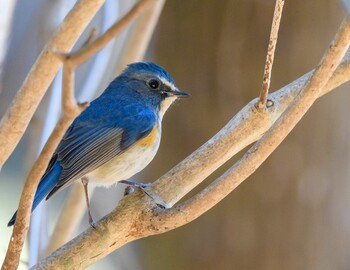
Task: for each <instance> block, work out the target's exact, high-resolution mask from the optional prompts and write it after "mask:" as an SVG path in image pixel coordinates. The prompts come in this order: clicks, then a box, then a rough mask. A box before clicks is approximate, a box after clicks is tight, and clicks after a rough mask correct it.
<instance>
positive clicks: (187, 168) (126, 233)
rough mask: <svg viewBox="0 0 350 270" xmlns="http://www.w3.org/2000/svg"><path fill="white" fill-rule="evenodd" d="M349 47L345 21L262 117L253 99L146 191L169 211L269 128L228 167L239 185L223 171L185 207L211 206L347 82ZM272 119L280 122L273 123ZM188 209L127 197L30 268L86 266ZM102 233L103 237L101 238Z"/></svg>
mask: <svg viewBox="0 0 350 270" xmlns="http://www.w3.org/2000/svg"><path fill="white" fill-rule="evenodd" d="M349 42H350V25H349V22H348V21H344V23H343V25H342V26H341V28H340V30H339V33H338V35H337V36H336V37H335V39H334V43H333V44H332V46H331V47H330V48H329V50H328V52H327V54H326V55H325V57H324V58H323V59H322V61H321V64H320V65H319V67H318V68H317V69H316V70H315V71H313V72H310V73H309V74H306V75H304V76H303V77H301V78H300V79H298V80H297V81H295V82H293V83H292V84H290V85H288V86H286V87H285V88H284V89H281V90H279V91H277V92H275V93H273V94H271V100H272V101H273V103H274V104H273V106H271V107H270V108H268V109H267V110H265V111H263V112H259V111H258V110H257V109H256V108H255V106H254V104H256V100H253V101H251V102H250V103H249V104H248V105H247V106H246V107H245V108H243V109H242V110H241V111H240V112H239V113H238V114H237V115H236V116H235V117H234V118H233V119H232V120H231V121H230V122H229V123H228V124H227V125H226V126H225V127H224V128H223V129H222V130H221V131H220V132H219V133H218V134H217V135H216V136H215V137H214V138H212V139H211V140H209V141H208V142H207V143H206V144H205V145H203V146H202V147H201V148H200V149H198V150H197V151H196V152H195V153H193V154H192V155H191V156H189V157H188V158H186V159H185V160H184V161H182V162H181V163H180V164H179V165H178V166H177V167H175V168H174V169H173V170H171V171H170V172H168V173H167V174H166V175H165V176H163V177H162V178H161V179H159V180H157V181H156V182H155V184H154V185H153V186H152V187H151V188H150V191H152V192H155V193H157V194H158V195H160V196H161V197H162V198H163V199H164V200H166V201H167V202H168V203H169V205H170V206H171V205H173V204H174V203H176V202H178V201H179V200H180V199H181V198H182V197H183V196H184V195H186V194H187V193H188V192H189V191H190V190H191V189H192V188H193V187H195V186H196V185H198V184H199V183H200V182H201V181H203V180H204V179H205V178H206V177H207V176H208V175H209V174H210V173H211V172H213V171H214V170H215V168H216V167H217V166H220V165H222V164H223V163H224V162H226V161H227V159H228V158H230V157H231V156H232V155H233V154H234V153H236V152H237V151H239V150H240V149H242V148H243V147H244V146H247V145H249V144H250V143H251V142H253V141H254V140H257V139H259V138H260V137H261V136H263V133H264V132H265V131H266V130H268V129H269V128H270V127H271V126H272V128H271V129H270V130H269V131H268V132H267V133H266V134H265V135H264V136H263V137H262V139H261V140H260V141H259V142H258V143H257V144H256V145H255V146H253V147H252V148H251V150H248V152H247V154H246V155H244V156H243V158H242V160H243V162H238V163H236V164H235V165H234V166H233V168H234V169H235V168H240V167H239V166H240V164H243V165H244V166H245V167H243V168H245V171H239V172H238V173H236V174H234V175H235V176H236V177H238V178H237V179H240V180H237V179H235V178H232V177H233V176H232V174H230V173H231V172H230V171H228V173H227V174H224V175H223V176H222V177H221V178H219V179H218V180H217V181H216V182H214V184H213V185H212V186H211V187H212V188H213V189H212V190H213V192H212V193H211V192H210V191H211V189H210V188H208V189H206V190H204V192H203V193H199V194H198V195H197V196H195V197H193V198H194V199H193V200H190V201H189V204H187V205H189V206H190V207H193V206H196V207H197V206H198V205H195V203H196V202H199V204H200V205H199V206H200V208H201V209H200V212H199V213H203V212H205V211H206V210H207V208H206V205H207V204H208V205H209V207H212V206H213V205H214V204H215V203H217V202H218V201H219V200H220V199H221V198H222V197H224V196H226V195H227V194H228V193H229V191H231V190H233V189H234V188H235V187H236V186H237V185H238V184H239V183H240V182H242V181H243V180H244V179H245V178H246V177H248V176H249V175H250V174H251V173H253V172H254V171H255V170H256V169H257V168H258V167H259V166H260V164H261V163H262V162H263V161H264V160H265V159H266V157H267V156H268V155H269V154H270V153H271V152H272V151H273V150H274V149H275V148H276V147H277V146H278V144H279V143H280V142H281V141H282V140H283V139H284V138H285V136H286V135H287V134H288V133H289V132H290V131H291V130H292V129H293V127H294V126H295V125H296V123H297V122H298V121H299V120H300V119H301V118H302V116H303V115H304V113H305V112H306V111H307V110H308V109H309V108H310V106H311V105H312V104H313V102H314V100H315V99H316V98H317V97H318V96H319V95H320V94H321V93H322V91H323V92H328V91H330V90H332V89H334V87H336V86H338V85H339V84H341V83H343V82H345V81H347V80H349V79H350V76H349V57H348V56H347V57H346V58H345V59H344V61H343V63H342V64H341V65H340V66H339V67H338V70H337V71H336V72H334V71H335V69H336V67H337V66H338V63H339V62H340V61H341V59H342V57H343V56H344V54H345V52H346V50H347V48H348V45H349ZM333 72H334V74H333ZM332 74H333V77H332V78H331V76H332ZM330 78H331V79H330ZM329 79H330V81H329V83H328V85H326V83H327V82H328V80H329ZM323 89H324V90H323ZM269 98H270V97H269ZM288 106H289V107H288ZM287 107H288V109H287V110H286V108H287ZM284 112H285V113H284ZM281 115H282V116H281ZM277 119H279V120H278V121H277V122H276V124H274V123H275V121H276V120H277ZM254 124H256V125H254ZM246 137H248V138H246ZM243 138H245V139H243ZM225 148H226V149H227V150H225ZM260 151H262V153H261V152H260ZM251 159H252V160H251ZM210 162H211V163H212V164H210ZM240 173H241V175H240ZM225 177H228V180H226V181H225V180H224V179H225ZM220 184H223V185H220ZM216 188H218V189H216ZM206 192H208V193H207V194H210V195H212V194H215V196H216V198H215V199H214V200H213V203H212V204H211V203H209V202H208V201H206V199H212V197H209V198H205V197H203V196H204V195H205V194H206ZM218 193H219V194H221V197H220V196H217V195H218ZM219 197H220V199H218V198H219ZM202 199H203V200H202ZM191 202H194V204H191ZM188 210H189V209H186V203H185V207H181V205H180V207H174V208H173V209H170V210H164V209H159V208H158V207H157V206H155V205H154V203H153V202H152V201H151V200H150V199H149V198H148V197H147V196H144V195H143V194H141V193H140V192H136V193H134V194H132V195H129V196H126V197H125V198H124V199H123V200H122V201H121V202H120V204H119V205H118V207H117V208H116V209H115V210H114V211H113V212H112V213H111V214H109V215H108V216H107V217H105V218H103V219H102V220H101V221H100V222H98V224H97V229H96V230H94V229H91V228H90V229H88V230H86V231H85V232H84V233H82V234H81V235H79V236H78V237H76V238H74V239H73V240H72V241H70V242H69V243H67V244H66V245H64V246H63V247H61V248H60V249H58V250H57V251H55V252H54V253H53V254H51V255H50V256H49V257H48V258H46V259H44V260H43V261H41V262H40V263H39V264H38V265H36V266H34V267H33V269H47V268H49V267H50V268H55V269H56V268H57V269H59V267H60V265H67V263H70V264H71V265H78V266H79V267H86V266H88V265H90V264H92V263H93V262H95V261H97V260H98V259H100V258H102V257H104V256H106V255H107V254H109V253H110V252H112V251H113V250H115V249H116V248H118V247H120V246H122V245H124V244H126V243H128V242H130V241H132V240H135V239H139V238H142V237H145V236H149V235H154V234H159V233H162V232H166V231H169V230H171V229H174V228H176V227H179V226H181V225H184V224H186V223H188V222H190V221H191V220H192V219H193V218H196V217H197V216H196V214H195V213H193V212H192V209H190V210H191V211H188ZM194 210H198V208H197V209H196V208H194ZM194 212H195V211H194ZM189 214H190V215H189ZM191 214H192V215H191ZM101 233H103V235H108V237H104V238H103V239H101V237H100V234H101ZM96 243H98V244H96Z"/></svg>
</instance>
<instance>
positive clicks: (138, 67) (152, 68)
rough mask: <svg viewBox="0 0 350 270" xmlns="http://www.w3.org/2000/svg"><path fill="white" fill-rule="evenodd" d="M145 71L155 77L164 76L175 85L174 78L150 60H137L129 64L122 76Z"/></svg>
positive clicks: (130, 75)
mask: <svg viewBox="0 0 350 270" xmlns="http://www.w3.org/2000/svg"><path fill="white" fill-rule="evenodd" d="M140 73H146V74H148V75H153V76H156V77H160V78H164V79H166V80H167V81H168V82H170V83H172V84H173V85H175V81H174V79H173V78H172V77H171V76H170V75H169V73H168V72H166V70H165V69H164V68H162V67H161V66H158V65H156V64H155V63H152V62H137V63H132V64H129V65H128V66H127V67H126V68H125V69H124V71H123V73H122V74H123V75H124V76H128V77H132V76H133V75H134V74H140Z"/></svg>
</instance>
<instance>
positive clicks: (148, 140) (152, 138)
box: [137, 125, 159, 147]
mask: <svg viewBox="0 0 350 270" xmlns="http://www.w3.org/2000/svg"><path fill="white" fill-rule="evenodd" d="M158 136H159V132H158V127H157V125H154V127H153V129H152V131H151V132H150V133H149V134H148V135H147V137H145V138H143V139H141V140H140V141H139V142H138V143H137V145H138V146H143V147H150V146H153V145H154V144H155V143H156V142H157V140H158Z"/></svg>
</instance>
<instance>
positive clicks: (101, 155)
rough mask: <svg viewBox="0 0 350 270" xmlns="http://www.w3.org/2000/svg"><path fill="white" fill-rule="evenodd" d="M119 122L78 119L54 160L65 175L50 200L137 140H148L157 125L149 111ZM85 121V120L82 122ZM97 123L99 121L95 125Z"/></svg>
mask: <svg viewBox="0 0 350 270" xmlns="http://www.w3.org/2000/svg"><path fill="white" fill-rule="evenodd" d="M129 110H130V111H131V112H130V111H129V112H128V113H127V114H126V115H124V116H123V117H119V120H118V119H113V118H111V119H110V120H108V121H106V119H109V118H108V117H107V118H106V117H105V118H106V119H99V118H97V119H96V117H95V119H93V118H92V119H91V121H90V122H88V123H87V122H86V121H83V122H80V121H79V118H78V120H77V121H75V122H74V123H73V124H72V125H71V127H70V128H69V129H68V130H67V132H66V134H65V136H64V137H63V139H62V141H61V143H60V144H59V146H58V148H57V150H56V152H55V156H54V157H53V158H54V159H55V160H58V161H59V163H60V165H61V166H62V173H61V175H60V178H59V181H58V183H57V185H56V186H55V188H54V189H53V190H52V191H51V192H50V193H49V194H48V196H47V198H49V197H51V195H53V194H54V193H55V192H56V191H57V190H58V189H60V188H61V187H63V186H66V185H67V184H69V182H70V181H72V180H75V179H78V178H81V177H82V176H84V175H86V174H87V173H89V172H91V171H93V170H95V169H97V168H98V167H100V166H102V165H103V164H105V163H106V162H108V161H110V160H111V159H113V158H114V157H116V156H118V155H119V154H121V153H122V152H123V151H125V150H127V149H128V148H129V147H131V146H132V145H133V144H135V143H136V142H137V141H138V140H140V139H142V138H144V137H146V136H147V135H148V134H149V133H150V132H151V130H152V129H153V127H154V125H155V124H156V117H155V115H154V113H153V112H152V111H151V110H150V109H148V108H144V107H143V108H137V109H133V108H130V109H129ZM80 119H84V118H80ZM94 120H95V121H99V122H100V124H99V122H96V123H94Z"/></svg>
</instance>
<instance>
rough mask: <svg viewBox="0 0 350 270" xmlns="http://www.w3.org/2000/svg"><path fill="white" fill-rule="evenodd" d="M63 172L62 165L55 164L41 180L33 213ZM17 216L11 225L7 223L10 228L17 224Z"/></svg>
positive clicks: (14, 215)
mask: <svg viewBox="0 0 350 270" xmlns="http://www.w3.org/2000/svg"><path fill="white" fill-rule="evenodd" d="M61 171H62V167H61V165H59V163H58V161H56V162H55V164H54V165H53V166H52V169H51V170H50V172H49V173H48V174H46V175H45V176H44V178H42V179H41V181H40V183H39V186H38V188H37V190H36V193H35V197H34V202H33V206H32V212H33V211H34V209H35V208H36V207H37V206H38V204H39V203H40V202H41V201H42V200H43V199H44V198H45V197H46V195H47V194H48V193H49V192H50V191H51V190H52V189H53V188H54V187H55V185H56V184H57V182H58V179H59V177H60V174H61ZM16 216H17V211H16V212H15V213H14V214H13V216H12V218H11V220H10V221H9V223H7V226H8V227H10V226H12V225H13V224H14V223H15V220H16Z"/></svg>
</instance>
